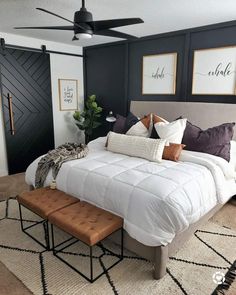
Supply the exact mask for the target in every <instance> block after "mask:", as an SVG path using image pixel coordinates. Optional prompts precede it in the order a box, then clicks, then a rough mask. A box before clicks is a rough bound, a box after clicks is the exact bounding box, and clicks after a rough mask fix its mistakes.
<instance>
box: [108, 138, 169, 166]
mask: <svg viewBox="0 0 236 295" xmlns="http://www.w3.org/2000/svg"><path fill="white" fill-rule="evenodd" d="M165 144H166V140H163V139H153V138H145V137H140V136H129V135H126V134H119V133H115V132H109V133H108V140H107V150H108V151H111V152H114V153H119V154H124V155H128V156H133V157H139V158H143V159H147V160H149V161H154V162H161V161H162V154H163V150H164V147H165Z"/></svg>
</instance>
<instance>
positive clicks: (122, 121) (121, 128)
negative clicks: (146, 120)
mask: <svg viewBox="0 0 236 295" xmlns="http://www.w3.org/2000/svg"><path fill="white" fill-rule="evenodd" d="M138 121H139V119H138V118H137V117H136V116H135V115H134V114H132V113H131V112H130V113H129V114H128V116H127V117H123V116H121V115H117V116H116V122H115V124H114V126H113V132H116V133H122V134H125V133H126V132H127V131H128V130H129V129H130V128H131V127H132V126H133V125H135V124H136V123H137V122H138Z"/></svg>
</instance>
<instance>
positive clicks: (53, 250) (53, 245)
mask: <svg viewBox="0 0 236 295" xmlns="http://www.w3.org/2000/svg"><path fill="white" fill-rule="evenodd" d="M51 238H52V253H53V255H55V243H54V231H53V224H51Z"/></svg>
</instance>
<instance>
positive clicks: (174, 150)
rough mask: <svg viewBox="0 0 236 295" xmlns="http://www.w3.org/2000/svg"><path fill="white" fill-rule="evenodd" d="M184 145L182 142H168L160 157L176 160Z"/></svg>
mask: <svg viewBox="0 0 236 295" xmlns="http://www.w3.org/2000/svg"><path fill="white" fill-rule="evenodd" d="M185 147H186V145H184V144H177V143H170V145H169V146H165V147H164V151H163V155H162V159H165V160H170V161H175V162H178V160H179V157H180V154H181V152H182V150H183V149H184V148H185Z"/></svg>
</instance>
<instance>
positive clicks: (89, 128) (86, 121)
mask: <svg viewBox="0 0 236 295" xmlns="http://www.w3.org/2000/svg"><path fill="white" fill-rule="evenodd" d="M101 112H102V108H101V107H99V106H98V104H97V102H96V95H95V94H93V95H90V96H89V97H88V98H87V100H86V101H85V104H84V111H82V112H80V111H75V112H74V114H73V117H74V119H75V120H76V123H75V124H76V125H77V126H78V128H79V129H80V130H84V132H85V134H87V135H92V132H93V129H95V128H97V127H99V126H100V125H101V124H102V123H101V122H99V121H98V120H97V119H98V118H100V117H101Z"/></svg>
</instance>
